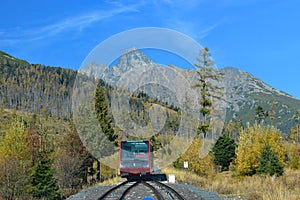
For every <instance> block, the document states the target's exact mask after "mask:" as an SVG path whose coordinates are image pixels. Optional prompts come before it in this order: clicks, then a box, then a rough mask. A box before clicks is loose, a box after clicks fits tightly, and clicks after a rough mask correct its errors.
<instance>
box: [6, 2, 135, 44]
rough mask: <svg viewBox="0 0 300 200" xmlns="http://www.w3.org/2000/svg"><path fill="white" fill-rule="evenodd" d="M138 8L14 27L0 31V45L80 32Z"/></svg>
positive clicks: (93, 13)
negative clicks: (69, 32)
mask: <svg viewBox="0 0 300 200" xmlns="http://www.w3.org/2000/svg"><path fill="white" fill-rule="evenodd" d="M138 6H139V5H137V4H135V5H128V6H126V7H118V8H114V9H110V10H96V11H93V12H89V13H84V14H81V15H78V16H73V17H69V18H65V19H61V20H60V21H57V22H54V23H52V24H48V25H45V26H43V27H37V28H33V29H26V28H24V27H16V28H11V29H9V30H0V33H1V34H0V43H1V44H2V45H11V44H16V43H18V42H21V41H23V42H24V41H25V42H26V41H33V40H40V39H44V38H47V37H51V36H54V35H58V34H60V33H65V32H68V31H82V30H83V29H85V28H87V27H89V26H91V25H92V24H94V23H97V22H99V21H101V20H104V19H107V18H110V17H114V16H116V15H119V14H123V13H130V12H138Z"/></svg>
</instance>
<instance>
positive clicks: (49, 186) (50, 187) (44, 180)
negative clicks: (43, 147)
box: [31, 151, 61, 199]
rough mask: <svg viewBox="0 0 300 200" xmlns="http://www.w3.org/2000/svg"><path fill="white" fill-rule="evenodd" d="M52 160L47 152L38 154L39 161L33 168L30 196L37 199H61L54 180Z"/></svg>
mask: <svg viewBox="0 0 300 200" xmlns="http://www.w3.org/2000/svg"><path fill="white" fill-rule="evenodd" d="M52 164H53V160H52V159H51V158H50V157H49V153H48V152H45V151H44V152H41V153H40V160H39V161H38V163H37V164H36V165H35V166H34V168H33V174H32V181H31V184H32V192H31V194H32V196H33V197H35V198H38V199H42V198H44V199H61V195H60V193H59V186H58V183H57V181H56V180H55V179H54V177H53V176H54V172H55V171H54V169H53V168H52Z"/></svg>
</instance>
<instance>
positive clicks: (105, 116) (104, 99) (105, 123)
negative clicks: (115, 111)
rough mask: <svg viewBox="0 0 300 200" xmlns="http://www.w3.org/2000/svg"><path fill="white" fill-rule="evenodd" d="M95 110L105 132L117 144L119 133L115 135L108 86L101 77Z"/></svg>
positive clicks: (97, 89)
mask: <svg viewBox="0 0 300 200" xmlns="http://www.w3.org/2000/svg"><path fill="white" fill-rule="evenodd" d="M107 87H108V86H107ZM95 111H96V114H97V118H98V120H99V123H100V126H101V129H102V131H103V133H104V134H105V135H106V136H107V137H108V139H109V140H110V141H112V142H115V144H117V142H116V141H115V140H116V139H117V135H115V133H114V129H113V126H112V115H111V114H110V113H109V102H108V95H107V88H106V86H105V83H104V81H103V80H101V79H100V80H99V83H98V85H97V87H96V91H95Z"/></svg>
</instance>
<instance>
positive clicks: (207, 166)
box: [178, 138, 215, 176]
mask: <svg viewBox="0 0 300 200" xmlns="http://www.w3.org/2000/svg"><path fill="white" fill-rule="evenodd" d="M202 144H203V142H202V140H201V139H198V138H197V139H194V140H193V141H192V143H191V145H190V146H189V148H188V149H187V151H186V152H185V153H184V154H182V155H181V156H180V158H179V160H178V164H179V166H183V163H184V162H188V166H189V170H191V171H194V172H196V173H197V174H199V175H201V176H208V175H212V174H213V173H214V170H215V165H214V163H213V159H212V156H211V155H210V154H207V155H206V156H204V157H203V156H202V154H201V146H202Z"/></svg>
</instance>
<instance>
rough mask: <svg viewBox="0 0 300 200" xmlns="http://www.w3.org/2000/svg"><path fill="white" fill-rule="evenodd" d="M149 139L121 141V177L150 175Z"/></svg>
mask: <svg viewBox="0 0 300 200" xmlns="http://www.w3.org/2000/svg"><path fill="white" fill-rule="evenodd" d="M150 166H151V161H150V141H148V140H137V141H121V144H120V174H121V177H129V176H143V175H150V170H151V169H150V168H151V167H150Z"/></svg>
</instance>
